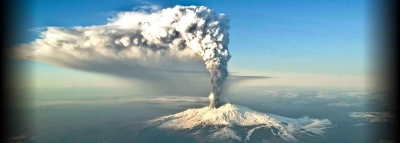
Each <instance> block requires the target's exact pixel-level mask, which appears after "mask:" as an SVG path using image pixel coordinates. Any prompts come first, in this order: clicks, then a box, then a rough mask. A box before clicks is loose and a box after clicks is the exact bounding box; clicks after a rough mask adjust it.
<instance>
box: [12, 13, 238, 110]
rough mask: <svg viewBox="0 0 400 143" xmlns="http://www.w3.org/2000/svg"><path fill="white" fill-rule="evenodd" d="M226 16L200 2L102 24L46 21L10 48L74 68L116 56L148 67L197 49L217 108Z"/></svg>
mask: <svg viewBox="0 0 400 143" xmlns="http://www.w3.org/2000/svg"><path fill="white" fill-rule="evenodd" d="M228 21H229V20H228V19H227V17H226V15H224V14H217V13H215V12H214V11H213V10H211V9H208V8H207V7H204V6H175V7H173V8H166V9H162V10H158V11H155V12H152V13H151V12H144V11H131V12H122V13H119V14H118V15H117V16H116V17H114V18H112V19H111V20H110V22H109V23H108V24H106V25H99V26H88V27H80V26H79V27H73V28H62V27H48V28H47V30H44V31H42V33H41V37H40V38H39V39H36V40H35V41H33V42H31V43H29V44H21V45H19V46H18V47H15V48H13V51H14V53H13V54H14V57H15V58H19V59H29V60H37V61H42V62H46V63H51V64H56V65H61V66H67V67H71V68H75V69H85V68H87V67H90V66H88V65H85V64H90V63H94V64H98V63H102V64H103V63H107V61H115V60H117V61H118V60H119V61H129V62H131V63H134V64H133V65H134V66H137V68H142V69H144V68H146V69H152V68H154V67H157V66H158V64H160V63H161V64H164V63H167V62H168V61H170V62H171V61H173V62H176V61H189V60H192V59H197V58H196V57H198V55H200V56H201V58H202V59H203V61H205V64H206V67H207V69H208V70H209V71H210V73H211V83H212V90H211V94H210V96H209V97H210V107H216V108H218V107H219V106H220V105H221V104H222V102H221V100H220V93H221V89H222V86H223V83H224V81H225V79H226V78H227V76H228V71H227V63H228V61H229V59H230V57H231V56H230V55H229V51H228V44H229V33H228V29H229V26H228ZM193 53H197V54H193ZM196 55H197V56H196ZM83 63H85V64H83ZM149 67H151V68H149Z"/></svg>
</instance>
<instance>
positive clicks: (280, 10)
mask: <svg viewBox="0 0 400 143" xmlns="http://www.w3.org/2000/svg"><path fill="white" fill-rule="evenodd" d="M367 4H368V3H367V1H362V0H354V1H345V0H339V1H308V0H306V1H296V2H294V1H279V0H271V1H239V0H235V1H225V0H219V1H211V0H210V1H192V0H185V1H183V0H182V1H179V0H173V1H172V0H171V1H168V0H167V1H153V0H148V1H134V0H120V1H106V0H98V1H96V2H93V1H88V0H86V1H82V0H70V1H52V0H41V1H34V2H31V4H30V7H31V8H30V9H29V11H30V12H29V13H30V14H29V15H26V16H27V19H31V20H32V23H30V24H26V25H25V31H24V32H26V33H24V35H26V36H25V37H21V39H19V41H18V42H19V43H28V42H30V41H33V40H34V39H36V38H37V37H38V35H39V33H38V32H37V29H40V28H43V27H48V26H56V27H74V26H92V25H104V24H106V23H107V22H108V19H109V18H111V17H112V16H113V15H115V14H116V13H117V12H120V11H131V10H132V9H133V8H134V7H138V6H143V5H159V6H161V7H163V8H167V7H173V6H175V5H184V6H187V5H202V6H206V7H208V8H211V9H214V10H215V11H216V12H218V13H224V14H227V15H228V17H229V19H230V23H229V25H230V29H229V34H230V43H229V51H230V54H231V55H232V58H231V60H230V61H229V63H228V68H229V71H230V72H232V73H233V74H235V75H246V76H272V77H295V78H297V79H298V81H304V79H324V81H323V83H327V85H343V84H344V83H346V84H347V85H349V86H353V85H360V86H361V84H363V82H365V80H364V77H365V74H366V72H367V71H366V70H367V69H368V66H369V65H368V62H367V58H366V56H367V53H366V52H367V47H368V41H367V39H368V15H367V14H368V5H367ZM19 62H24V63H26V64H27V65H28V66H27V68H29V69H30V70H31V71H32V73H31V74H33V75H34V80H35V85H37V86H39V87H43V88H48V87H53V86H59V87H65V86H68V85H75V86H79V85H90V86H107V85H114V86H115V85H124V84H126V81H125V80H124V79H121V78H119V79H118V80H117V81H116V80H115V79H113V78H112V77H109V76H107V75H102V74H94V73H88V72H83V71H77V70H72V69H68V68H64V67H58V66H54V65H49V64H45V63H40V62H34V61H19ZM332 79H335V80H332ZM96 80H101V81H104V82H102V83H113V84H101V83H98V82H93V81H96ZM330 81H332V82H335V81H337V83H334V84H332V83H330ZM115 82H116V83H115ZM280 82H282V84H279V83H280ZM284 82H285V81H277V82H275V84H272V85H285V84H284ZM286 82H290V83H292V84H290V85H301V84H304V83H305V82H297V83H296V82H295V81H293V80H287V81H286ZM68 83H69V84H68ZM78 83H79V84H78ZM250 83H253V84H254V82H250ZM250 83H249V84H250ZM293 83H295V84H293ZM320 83H321V82H314V83H312V84H310V85H311V86H315V85H319V84H320ZM243 84H245V83H243ZM264 84H265V83H263V82H261V83H259V84H258V85H264ZM265 85H271V84H265Z"/></svg>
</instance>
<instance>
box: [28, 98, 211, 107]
mask: <svg viewBox="0 0 400 143" xmlns="http://www.w3.org/2000/svg"><path fill="white" fill-rule="evenodd" d="M132 102H141V103H157V105H162V106H163V107H171V108H175V107H178V106H182V105H193V104H204V105H206V104H207V103H208V98H206V97H191V96H162V97H154V96H146V97H131V98H104V99H97V100H42V101H36V103H35V106H53V105H66V104H83V105H107V104H125V103H132Z"/></svg>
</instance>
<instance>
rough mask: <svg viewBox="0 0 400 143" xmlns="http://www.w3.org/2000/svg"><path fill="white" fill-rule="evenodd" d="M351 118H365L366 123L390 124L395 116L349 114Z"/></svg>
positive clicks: (388, 114) (385, 113)
mask: <svg viewBox="0 0 400 143" xmlns="http://www.w3.org/2000/svg"><path fill="white" fill-rule="evenodd" d="M349 115H350V117H352V118H365V119H366V120H367V121H368V122H391V121H394V119H395V117H396V116H395V114H394V113H391V112H351V113H350V114H349Z"/></svg>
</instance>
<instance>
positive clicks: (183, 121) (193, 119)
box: [148, 103, 331, 141]
mask: <svg viewBox="0 0 400 143" xmlns="http://www.w3.org/2000/svg"><path fill="white" fill-rule="evenodd" d="M148 122H149V123H150V124H153V125H156V126H158V127H159V128H164V129H174V130H193V129H196V130H197V129H200V130H202V129H204V128H205V127H214V128H215V130H214V131H213V134H211V135H209V137H211V138H217V137H219V138H222V139H235V140H241V138H240V136H238V135H237V134H236V131H235V130H233V128H232V127H234V126H240V127H250V128H251V129H250V130H248V131H247V135H246V139H245V140H249V139H250V136H251V134H252V133H253V132H254V130H256V129H260V128H271V132H272V133H273V135H275V136H279V137H280V138H282V139H284V140H286V141H296V135H309V136H313V135H322V134H323V133H324V131H325V129H326V128H329V126H330V125H331V122H330V121H329V120H327V119H322V120H320V119H310V118H308V117H303V118H299V119H292V118H287V117H282V116H278V115H273V114H264V113H260V112H256V111H254V110H251V109H249V108H247V107H244V106H238V105H233V104H230V103H228V104H225V105H223V106H221V107H219V108H217V109H216V108H209V107H204V108H199V109H188V110H186V111H183V112H180V113H177V114H174V115H168V116H164V117H160V118H156V119H153V120H150V121H148ZM272 128H275V129H276V130H277V132H276V133H275V132H274V130H272ZM200 130H199V131H200ZM210 132H212V131H210Z"/></svg>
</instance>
